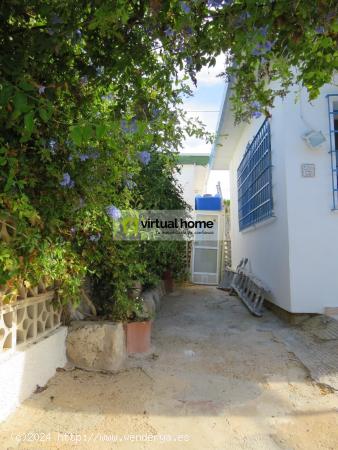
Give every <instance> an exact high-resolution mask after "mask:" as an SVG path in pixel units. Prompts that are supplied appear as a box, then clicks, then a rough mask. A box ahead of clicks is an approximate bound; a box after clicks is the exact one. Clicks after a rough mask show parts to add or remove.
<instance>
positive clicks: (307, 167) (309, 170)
mask: <svg viewBox="0 0 338 450" xmlns="http://www.w3.org/2000/svg"><path fill="white" fill-rule="evenodd" d="M301 168H302V177H304V178H314V177H315V175H316V166H315V165H314V164H302V166H301Z"/></svg>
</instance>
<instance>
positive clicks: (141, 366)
mask: <svg viewBox="0 0 338 450" xmlns="http://www.w3.org/2000/svg"><path fill="white" fill-rule="evenodd" d="M293 333H296V331H294V328H293V327H290V326H288V325H287V324H286V323H284V322H282V321H280V320H279V319H278V318H277V317H276V316H274V315H273V314H272V313H271V312H269V311H266V312H265V314H264V317H263V318H255V317H252V316H251V315H250V314H249V312H248V311H247V310H246V309H245V307H244V306H243V305H242V304H241V303H240V301H239V300H238V299H237V298H236V297H229V296H228V295H227V294H226V293H225V292H223V291H219V290H217V289H216V288H213V287H202V286H201V287H198V286H188V287H185V288H181V289H179V290H178V291H177V292H175V293H173V294H171V295H169V296H167V297H166V298H165V299H164V300H163V302H162V309H161V311H160V313H159V314H158V316H157V318H156V321H155V323H154V332H153V349H152V352H151V354H149V355H147V356H143V357H137V358H136V357H133V358H130V360H129V361H128V368H127V369H126V370H124V371H121V372H119V373H116V374H105V373H90V372H85V371H81V370H70V371H58V373H57V374H56V376H55V377H54V378H52V379H51V380H50V382H49V383H48V385H47V388H46V389H45V390H43V391H42V392H40V393H36V394H34V395H33V396H32V397H31V398H30V399H28V400H27V401H26V402H25V403H24V404H23V405H22V406H21V407H20V408H18V409H17V411H16V412H15V413H14V414H13V415H12V416H11V417H10V418H9V419H8V420H7V421H6V422H5V423H3V424H2V425H0V448H1V449H14V448H20V449H40V448H42V449H73V448H78V449H80V448H81V449H82V448H83V449H87V448H88V449H101V448H103V449H135V450H136V449H137V450H138V449H154V450H158V449H160V448H163V449H168V450H171V449H175V450H178V449H179V450H181V449H187V450H202V449H203V450H209V449H214V450H225V449H231V450H234V449H235V450H236V449H255V450H256V449H266V450H273V449H304V450H311V449H316V450H318V449H336V448H337V447H338V396H337V392H335V391H334V390H333V389H331V388H329V387H327V386H325V385H323V384H318V383H316V382H315V381H313V379H312V378H311V377H310V373H309V371H308V370H307V368H306V367H305V366H304V365H303V364H302V363H301V362H300V360H299V359H298V358H297V357H296V356H295V353H293V351H292V343H291V344H288V346H287V345H286V343H284V342H283V339H282V338H280V336H288V337H289V338H290V336H291V337H292V336H296V334H295V335H293ZM295 339H296V338H295ZM291 341H292V339H291ZM291 341H290V342H291ZM336 343H337V341H336ZM290 345H291V348H290ZM336 347H337V345H336Z"/></svg>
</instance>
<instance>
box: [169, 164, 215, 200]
mask: <svg viewBox="0 0 338 450" xmlns="http://www.w3.org/2000/svg"><path fill="white" fill-rule="evenodd" d="M208 174H209V167H208V166H201V165H198V164H184V165H182V166H181V173H177V174H176V178H177V180H178V182H179V183H180V185H181V186H182V188H183V197H184V200H185V201H186V202H187V203H188V204H189V205H190V206H191V207H192V208H195V196H196V195H197V194H201V195H203V194H205V193H206V188H207V180H208Z"/></svg>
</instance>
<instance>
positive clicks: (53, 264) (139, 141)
mask: <svg viewBox="0 0 338 450" xmlns="http://www.w3.org/2000/svg"><path fill="white" fill-rule="evenodd" d="M336 6H337V5H336V2H333V1H329V0H321V1H320V2H318V1H317V0H307V1H298V2H287V1H285V0H275V1H270V0H259V1H257V0H233V1H225V0H224V1H212V2H211V1H205V0H196V1H189V0H187V1H185V2H181V1H177V0H172V1H161V0H150V1H142V2H139V1H136V0H135V1H134V0H132V1H130V0H119V1H117V2H111V0H102V1H100V2H93V1H89V0H82V1H75V0H69V1H64V0H61V1H60V0H46V1H43V2H41V1H38V0H33V1H32V0H29V1H28V0H20V1H18V0H5V1H3V2H2V3H1V7H0V8H1V9H0V24H1V26H0V51H1V54H0V59H1V65H0V75H1V76H0V128H1V134H0V225H1V229H2V232H1V241H0V261H1V267H0V284H1V285H2V288H8V287H13V286H19V285H20V283H22V282H26V283H34V282H36V280H38V279H39V278H40V277H42V276H47V277H49V278H50V279H51V280H58V281H59V282H60V283H61V284H60V294H61V295H62V297H63V298H65V299H67V298H76V296H77V292H78V288H79V286H80V284H81V282H82V279H83V277H84V275H85V274H87V275H88V274H91V276H93V277H96V279H98V280H109V282H107V283H106V285H108V287H109V292H110V294H109V295H110V296H111V298H112V299H113V300H114V302H115V303H116V304H118V305H120V306H116V307H117V308H119V307H121V310H120V311H119V314H120V315H121V316H123V314H124V313H123V311H125V310H126V309H128V308H127V307H126V305H125V306H124V307H122V306H121V305H123V302H124V300H123V299H125V295H126V294H125V293H126V290H127V288H128V286H129V285H130V283H132V282H133V281H135V280H142V282H143V283H144V284H145V285H147V284H152V283H154V282H155V280H156V278H157V277H160V276H161V274H162V272H163V270H164V269H165V268H166V267H171V269H172V270H173V271H174V272H175V274H176V275H178V274H181V273H182V271H183V256H184V249H183V246H182V243H169V242H168V243H158V244H157V243H154V242H147V243H143V242H142V243H126V242H124V243H123V242H115V241H112V239H111V233H112V219H111V218H110V217H109V216H108V215H107V212H106V211H107V207H109V206H110V205H114V206H116V207H117V208H119V209H128V208H140V209H150V208H152V209H155V208H156V209H162V208H163V209H181V208H183V207H184V204H183V202H182V198H181V193H180V192H179V190H178V189H177V187H176V185H175V180H174V179H173V175H172V173H173V170H174V168H175V166H176V153H177V150H178V149H179V148H180V146H181V144H182V142H183V139H184V138H185V135H186V134H188V135H190V136H192V135H195V136H197V137H201V136H203V135H204V132H203V129H202V128H201V126H200V124H199V123H193V122H191V121H190V120H189V119H188V118H187V117H185V115H184V113H183V112H182V110H181V103H182V99H183V97H184V96H186V95H189V92H190V89H189V87H188V86H187V85H186V84H185V81H187V80H188V79H189V78H190V79H192V80H193V81H194V80H195V77H196V73H197V72H198V71H199V70H200V69H201V68H202V67H203V66H205V65H209V66H213V65H214V64H215V62H216V59H215V57H216V56H217V55H219V54H220V53H222V52H223V53H225V54H226V55H227V58H228V60H229V63H231V64H230V65H228V66H227V71H226V73H225V74H224V75H225V76H226V77H230V76H231V77H234V79H235V94H234V99H233V100H234V110H235V114H236V117H237V119H248V118H250V116H251V114H252V113H255V112H257V110H259V111H262V112H265V113H266V114H269V108H270V107H271V106H272V104H273V99H274V97H275V96H276V95H285V94H286V92H287V91H288V89H289V88H290V85H291V83H292V82H293V81H294V80H296V81H299V82H301V83H303V84H304V85H305V86H306V87H307V88H308V90H309V93H310V97H311V98H314V97H315V96H316V95H317V94H318V92H319V89H320V87H321V86H322V85H323V83H325V82H327V81H329V80H330V78H331V76H332V73H333V70H334V69H335V68H336V67H337V51H336V47H335V43H336V37H337V24H336V22H335V17H336V15H335V13H336V11H335V8H336ZM292 68H293V69H292ZM277 79H279V80H281V84H280V85H279V87H278V88H276V90H273V88H272V87H271V84H270V81H273V80H277ZM206 138H207V139H208V138H210V136H206ZM141 152H148V153H149V155H150V158H151V160H150V163H149V164H142V162H140V154H141ZM181 255H183V256H181ZM105 282H106V281H105ZM117 299H118V300H117ZM116 311H117V310H116Z"/></svg>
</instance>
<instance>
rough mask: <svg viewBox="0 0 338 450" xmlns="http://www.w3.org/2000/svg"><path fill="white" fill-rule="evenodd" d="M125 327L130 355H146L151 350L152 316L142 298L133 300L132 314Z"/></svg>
mask: <svg viewBox="0 0 338 450" xmlns="http://www.w3.org/2000/svg"><path fill="white" fill-rule="evenodd" d="M124 327H125V333H126V345H127V352H128V353H146V352H148V351H149V350H150V345H151V329H152V316H151V314H149V312H148V311H147V310H146V308H145V306H144V304H143V299H142V297H136V298H134V299H133V300H132V305H131V310H130V314H129V317H128V320H127V321H126V322H125V324H124Z"/></svg>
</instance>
